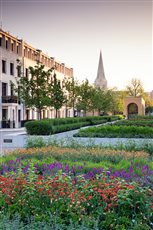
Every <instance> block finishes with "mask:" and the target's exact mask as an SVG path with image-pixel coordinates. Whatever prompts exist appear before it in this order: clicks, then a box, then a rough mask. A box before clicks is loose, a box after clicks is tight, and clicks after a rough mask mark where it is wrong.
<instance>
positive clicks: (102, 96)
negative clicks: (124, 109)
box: [95, 89, 115, 114]
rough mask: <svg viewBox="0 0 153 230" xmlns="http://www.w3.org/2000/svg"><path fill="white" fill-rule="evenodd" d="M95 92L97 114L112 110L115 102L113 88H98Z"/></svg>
mask: <svg viewBox="0 0 153 230" xmlns="http://www.w3.org/2000/svg"><path fill="white" fill-rule="evenodd" d="M97 93H98V99H97V102H95V103H96V107H97V110H98V111H99V114H101V113H103V114H107V113H108V112H112V111H113V109H114V103H115V100H114V94H113V90H111V89H109V90H102V89H98V91H97Z"/></svg>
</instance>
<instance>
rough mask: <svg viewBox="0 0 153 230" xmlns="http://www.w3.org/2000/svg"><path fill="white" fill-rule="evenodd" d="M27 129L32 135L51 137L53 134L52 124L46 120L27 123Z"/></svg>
mask: <svg viewBox="0 0 153 230" xmlns="http://www.w3.org/2000/svg"><path fill="white" fill-rule="evenodd" d="M25 128H26V130H27V133H28V134H30V135H50V134H52V132H53V128H52V124H50V123H49V122H48V121H45V120H42V121H30V122H26V123H25Z"/></svg>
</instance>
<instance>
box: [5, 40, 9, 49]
mask: <svg viewBox="0 0 153 230" xmlns="http://www.w3.org/2000/svg"><path fill="white" fill-rule="evenodd" d="M5 47H6V49H8V41H7V40H6V43H5Z"/></svg>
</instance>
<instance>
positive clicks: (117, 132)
mask: <svg viewBox="0 0 153 230" xmlns="http://www.w3.org/2000/svg"><path fill="white" fill-rule="evenodd" d="M74 136H77V137H120V138H123V137H126V138H153V128H150V127H136V126H115V125H112V126H111V125H105V126H100V127H91V128H87V129H83V130H79V132H78V133H77V134H75V135H74Z"/></svg>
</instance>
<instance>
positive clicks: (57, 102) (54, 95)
mask: <svg viewBox="0 0 153 230" xmlns="http://www.w3.org/2000/svg"><path fill="white" fill-rule="evenodd" d="M49 95H50V99H51V105H52V106H53V107H54V108H55V111H56V113H55V117H56V118H57V117H58V110H59V109H60V108H61V107H62V105H63V104H64V102H65V97H64V92H63V90H62V88H61V85H60V81H59V80H57V78H56V74H55V73H54V75H53V81H52V83H51V88H50V90H49Z"/></svg>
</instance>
